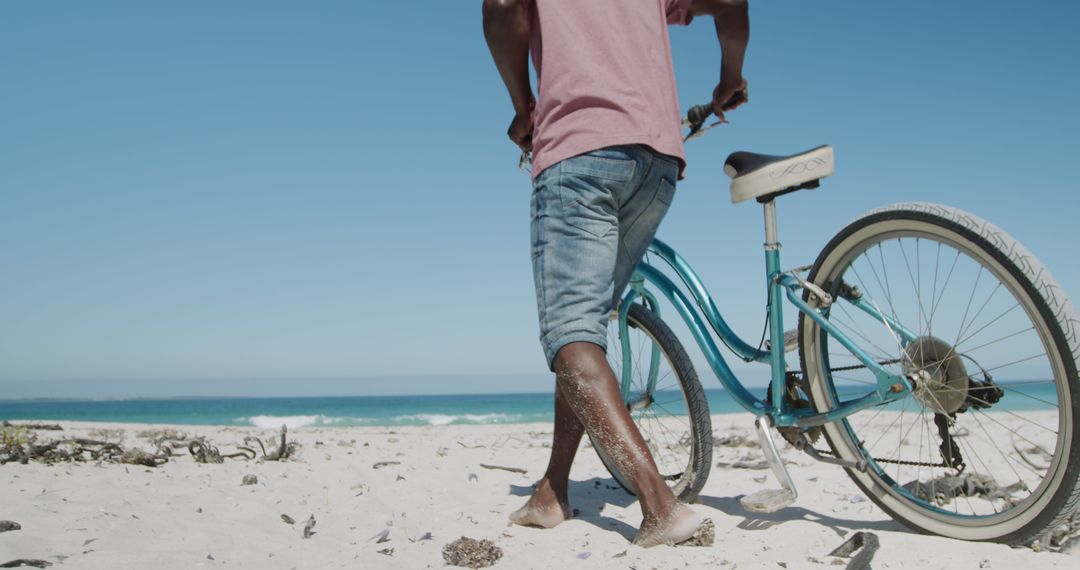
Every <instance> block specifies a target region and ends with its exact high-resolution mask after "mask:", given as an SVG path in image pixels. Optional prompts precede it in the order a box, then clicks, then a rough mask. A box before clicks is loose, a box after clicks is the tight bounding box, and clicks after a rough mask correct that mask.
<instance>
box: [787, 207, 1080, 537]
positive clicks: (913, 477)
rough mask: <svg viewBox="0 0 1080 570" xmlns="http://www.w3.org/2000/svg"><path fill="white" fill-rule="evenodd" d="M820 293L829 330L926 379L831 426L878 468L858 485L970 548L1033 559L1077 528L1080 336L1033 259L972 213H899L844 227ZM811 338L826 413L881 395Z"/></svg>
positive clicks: (818, 277) (833, 344)
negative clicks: (1040, 544)
mask: <svg viewBox="0 0 1080 570" xmlns="http://www.w3.org/2000/svg"><path fill="white" fill-rule="evenodd" d="M809 279H810V281H811V282H813V283H814V284H816V285H818V286H820V287H822V288H823V289H824V290H826V291H827V292H829V293H831V294H832V295H833V297H834V299H835V302H834V303H833V304H832V306H830V307H827V308H824V309H822V313H823V314H825V315H826V317H827V318H828V319H829V321H830V322H831V323H832V324H833V325H835V326H836V327H837V328H838V329H839V330H840V331H842V332H843V333H844V334H845V335H846V336H847V337H849V338H850V339H851V340H852V341H854V342H855V343H856V344H858V345H859V346H860V347H861V348H863V349H864V350H865V351H866V353H867V354H868V355H870V356H871V358H873V359H874V360H876V361H877V362H879V363H881V364H882V365H883V366H884V367H885V368H887V369H889V370H890V371H891V372H893V373H896V374H905V375H907V376H908V377H914V378H915V380H914V382H913V384H914V391H913V392H912V394H911V396H910V397H908V398H905V399H903V400H901V401H899V402H894V403H891V404H888V405H883V406H877V407H874V408H871V409H869V410H864V411H861V412H858V413H856V414H853V415H851V416H849V417H848V418H847V419H845V420H843V421H839V422H835V423H832V424H829V425H827V426H825V435H826V438H827V441H828V443H829V444H830V446H831V447H832V450H833V453H835V454H836V455H838V456H840V457H841V458H843V459H847V460H850V461H855V462H860V461H863V462H865V464H866V465H867V469H866V470H865V472H860V471H859V470H856V469H848V473H849V475H850V476H851V478H852V479H853V480H854V481H855V483H856V484H857V485H858V486H859V487H860V488H861V489H862V490H863V491H864V492H865V493H866V495H867V496H868V497H869V498H870V499H872V500H873V501H874V502H875V503H877V505H878V506H880V507H881V508H882V509H883V510H885V511H886V512H887V513H889V514H890V515H892V516H893V517H894V518H895V519H897V520H898V521H900V522H902V523H904V524H906V525H907V526H909V527H911V528H913V529H915V530H918V531H921V532H928V533H934V534H939V535H943V536H948V537H952V538H958V539H964V540H986V541H997V542H1004V543H1009V544H1022V543H1025V544H1026V543H1030V542H1031V541H1033V540H1036V539H1038V538H1040V537H1041V536H1043V535H1044V534H1045V533H1047V532H1048V531H1050V530H1052V529H1054V528H1055V527H1057V526H1058V525H1061V524H1063V523H1064V522H1066V521H1067V519H1068V517H1069V516H1070V515H1071V513H1072V512H1074V511H1075V510H1076V508H1077V505H1078V501H1080V485H1078V481H1077V479H1078V475H1080V431H1078V430H1077V426H1076V425H1075V422H1076V418H1077V415H1078V412H1080V398H1078V396H1080V385H1078V380H1077V356H1078V355H1080V345H1078V340H1077V334H1078V333H1080V321H1078V319H1077V315H1076V312H1075V310H1074V309H1073V307H1072V305H1071V303H1070V302H1069V301H1068V300H1067V299H1066V297H1065V294H1064V291H1063V290H1062V289H1061V287H1060V286H1059V285H1058V284H1057V283H1056V282H1055V281H1054V279H1053V278H1052V277H1051V276H1050V273H1049V272H1048V271H1046V269H1045V268H1044V267H1042V265H1041V264H1040V263H1039V262H1038V261H1037V260H1036V259H1035V257H1034V256H1032V255H1031V254H1030V253H1029V252H1028V251H1027V250H1026V249H1024V248H1023V246H1021V245H1020V244H1019V243H1017V242H1016V240H1014V239H1013V238H1012V237H1010V236H1009V235H1008V234H1006V233H1005V232H1004V231H1002V230H1000V229H999V228H997V227H995V226H993V225H992V224H989V223H988V222H986V221H984V220H981V219H979V218H978V217H976V216H973V215H971V214H968V213H966V212H963V211H960V210H956V209H953V208H949V207H946V206H939V205H934V204H899V205H894V206H889V207H886V208H883V209H881V210H877V211H874V212H871V213H869V214H867V215H865V216H863V217H861V218H859V219H858V220H856V221H854V222H852V223H851V224H850V225H848V226H847V227H846V228H844V230H842V231H841V232H840V233H839V234H838V235H837V236H836V237H835V238H833V240H832V241H831V242H830V243H829V244H828V245H827V246H826V247H825V249H824V250H823V251H822V252H821V254H820V255H819V256H818V259H817V261H816V262H815V264H814V267H813V269H812V270H811V273H810V276H809ZM806 298H807V299H812V298H813V297H812V296H811V295H810V294H809V292H808V293H807V296H806ZM860 305H861V306H862V307H863V308H860ZM875 313H876V314H875ZM799 334H800V358H801V360H802V367H803V373H804V374H805V375H806V378H807V379H808V381H809V387H810V391H811V398H812V400H813V403H814V405H815V407H816V408H817V409H818V410H821V411H823V410H828V409H832V408H835V407H836V406H837V404H838V403H839V402H840V401H841V400H846V399H851V397H852V396H853V395H859V394H864V393H866V392H867V390H868V389H870V388H872V387H874V386H876V383H877V382H876V378H875V377H874V375H873V374H872V373H871V372H870V371H869V370H868V369H867V368H866V367H865V366H861V363H860V361H858V360H857V359H856V358H855V357H854V355H852V354H851V353H850V352H849V351H848V350H847V349H845V348H844V347H843V346H841V345H840V343H839V342H838V341H836V340H835V339H832V338H830V336H829V334H827V333H826V332H825V331H824V330H823V329H822V328H821V327H820V326H819V325H818V324H817V323H815V322H814V321H813V320H812V319H810V318H808V317H806V316H805V315H802V316H801V317H800V326H799Z"/></svg>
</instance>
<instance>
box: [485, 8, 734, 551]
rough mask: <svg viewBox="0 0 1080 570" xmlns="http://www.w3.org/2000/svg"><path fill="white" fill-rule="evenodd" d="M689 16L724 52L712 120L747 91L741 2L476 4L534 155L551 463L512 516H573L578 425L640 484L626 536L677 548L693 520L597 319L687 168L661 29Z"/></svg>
mask: <svg viewBox="0 0 1080 570" xmlns="http://www.w3.org/2000/svg"><path fill="white" fill-rule="evenodd" d="M698 15H709V16H712V17H713V19H714V21H715V24H716V34H717V38H718V39H719V41H720V45H721V48H722V52H723V57H722V63H721V71H720V82H719V84H718V85H717V87H716V89H715V90H714V91H713V111H714V112H715V113H716V115H717V116H719V117H721V118H723V113H724V112H725V111H728V110H731V109H733V108H734V107H736V106H738V104H739V103H741V102H742V99H738V98H735V97H734V96H735V94H736V93H739V92H741V91H743V90H744V89H745V88H746V81H745V80H744V79H743V77H742V63H743V54H744V53H745V50H746V44H747V40H748V38H749V17H748V13H747V3H746V1H745V0H485V1H484V35H485V37H486V38H487V42H488V46H489V48H490V49H491V54H492V57H493V58H494V60H495V64H496V66H497V67H498V69H499V73H500V75H501V76H502V79H503V82H504V83H505V84H506V88H507V90H508V91H509V92H510V99H511V101H512V103H513V105H514V111H515V115H514V119H513V121H512V122H511V123H510V128H509V130H508V135H509V136H510V139H511V140H512V141H514V143H516V144H517V145H518V146H519V147H520V148H521V149H522V150H523V151H531V152H532V153H533V172H532V174H533V196H532V259H533V274H534V277H535V281H536V299H537V307H538V311H539V317H540V340H541V344H542V345H543V348H544V352H545V356H546V357H547V360H548V365H549V367H550V368H551V370H552V371H554V372H555V376H556V390H555V435H554V441H553V443H552V447H551V458H550V461H549V463H548V468H547V472H546V473H545V475H544V478H543V479H541V480H540V482H539V483H538V484H537V486H536V490H535V492H534V493H533V495H532V497H531V498H530V499H529V501H528V503H526V504H525V506H524V507H522V508H521V509H519V510H518V511H516V512H514V513H513V514H512V515H511V516H510V519H511V520H512V521H513V522H515V523H517V524H521V525H529V526H540V527H545V528H550V527H553V526H555V525H557V524H559V523H561V522H562V521H564V520H566V519H567V518H569V517H570V516H571V511H570V506H569V503H568V499H567V484H568V479H569V475H570V465H571V463H572V462H573V460H574V455H575V453H576V451H577V448H578V444H579V443H580V441H581V437H582V435H583V434H584V432H585V431H588V432H589V435H590V437H591V438H592V440H593V443H594V444H595V445H597V446H600V447H601V448H602V449H603V451H604V452H605V454H606V455H607V457H609V458H611V459H612V461H613V462H614V464H615V466H616V468H618V469H619V471H620V472H621V473H623V474H624V475H626V476H627V477H628V478H629V479H630V480H631V481H632V482H633V484H634V487H635V488H636V489H637V490H638V498H639V499H640V501H641V511H642V515H643V520H642V523H641V526H640V528H639V530H638V534H637V536H636V537H635V539H634V543H635V544H638V545H641V546H645V547H648V546H655V545H658V544H665V543H676V542H680V541H682V540H685V539H687V538H689V537H691V536H692V535H693V534H694V532H695V531H696V530H697V529H698V527H699V526H700V524H701V520H700V518H699V517H698V515H697V514H696V513H694V511H693V510H691V509H690V508H689V507H687V506H686V505H683V504H682V503H680V502H679V501H678V500H676V498H675V497H674V495H673V494H672V493H671V490H670V489H669V488H668V487H667V485H666V484H665V482H664V480H663V479H662V478H661V476H660V474H659V473H658V472H657V469H656V465H655V463H654V462H653V459H652V455H651V454H650V453H649V449H648V447H647V446H646V444H645V441H644V440H643V438H642V437H641V434H640V433H639V432H638V430H637V427H636V426H635V425H634V423H633V420H632V419H631V417H630V414H629V412H628V411H627V409H626V406H625V405H624V404H623V401H622V398H621V396H620V394H619V388H618V386H617V381H616V378H615V375H614V374H613V372H612V371H611V368H610V366H608V363H607V359H606V357H605V350H606V342H607V321H608V317H609V314H610V312H611V310H612V308H613V306H615V304H616V303H617V301H618V298H619V296H620V294H621V293H622V290H623V289H624V288H625V287H626V285H627V282H628V281H629V278H630V276H631V274H632V273H633V271H634V267H635V266H636V265H637V263H638V261H639V260H640V259H641V257H642V255H643V254H644V252H645V249H646V248H647V247H648V244H649V242H650V241H651V240H652V238H653V235H654V234H655V233H656V228H657V226H658V225H659V223H660V220H661V219H662V218H663V217H664V214H665V213H666V212H667V209H668V206H669V205H670V203H671V200H672V198H673V195H674V191H675V181H676V180H677V179H678V178H680V177H681V174H682V171H683V169H684V168H685V165H686V159H685V154H684V152H683V146H682V137H681V133H680V124H679V104H678V97H677V95H676V91H675V81H674V71H673V68H672V63H671V47H670V43H669V39H668V31H667V25H668V24H683V25H685V24H689V23H690V21H691V19H692V18H693V17H694V16H698ZM530 52H531V53H532V58H533V65H534V66H535V68H536V72H537V87H538V96H537V97H536V98H534V97H533V93H532V86H531V85H530V80H529V68H528V59H529V54H530Z"/></svg>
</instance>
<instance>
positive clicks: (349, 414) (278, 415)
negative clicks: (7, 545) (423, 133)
mask: <svg viewBox="0 0 1080 570" xmlns="http://www.w3.org/2000/svg"><path fill="white" fill-rule="evenodd" d="M1002 386H1003V387H1005V388H1006V390H1007V395H1006V397H1005V398H1003V399H1002V401H1001V402H1000V403H999V404H998V405H997V406H995V409H1008V410H1013V411H1020V410H1042V409H1050V408H1051V406H1048V405H1047V403H1053V402H1056V400H1057V398H1056V395H1055V394H1054V390H1053V386H1051V385H1022V386H1016V387H1015V388H1010V387H1009V385H1008V384H1003V385H1002ZM751 391H752V392H753V393H754V394H755V395H758V396H761V395H763V394H764V388H761V389H757V390H751ZM842 393H854V392H853V391H852V390H851V389H845V390H842ZM706 394H707V395H708V400H709V410H710V412H712V413H714V414H723V413H732V412H742V411H743V409H742V408H741V407H740V406H739V405H738V404H737V403H736V402H735V401H734V400H733V399H732V398H731V396H729V395H728V394H727V392H725V391H724V390H706ZM674 396H675V398H677V397H678V396H677V395H674ZM670 399H671V398H670V397H669V398H665V397H664V396H663V395H658V397H657V400H658V401H666V400H670ZM669 409H671V410H672V411H674V412H676V413H677V412H678V411H679V410H680V409H682V406H678V405H671V406H670V407H669ZM0 420H53V421H61V420H76V421H97V422H135V423H164V424H191V425H220V426H258V427H268V428H269V427H278V426H280V425H282V424H283V423H284V424H288V425H289V426H291V427H300V426H405V425H436V426H438V425H468V424H513V423H528V422H550V421H551V420H552V394H550V393H547V394H479V395H445V396H351V397H333V398H213V399H210V398H208V399H175V400H116V401H0Z"/></svg>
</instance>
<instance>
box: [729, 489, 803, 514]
mask: <svg viewBox="0 0 1080 570" xmlns="http://www.w3.org/2000/svg"><path fill="white" fill-rule="evenodd" d="M794 502H795V497H793V496H792V495H791V491H788V490H787V489H762V490H760V491H755V492H754V493H751V494H749V495H747V496H745V497H743V498H741V499H739V504H740V505H742V507H743V508H744V509H746V510H748V511H750V512H752V513H775V512H776V511H779V510H780V509H782V508H784V507H786V506H788V505H790V504H792V503H794Z"/></svg>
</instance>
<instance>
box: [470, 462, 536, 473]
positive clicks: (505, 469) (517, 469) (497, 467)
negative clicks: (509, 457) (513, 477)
mask: <svg viewBox="0 0 1080 570" xmlns="http://www.w3.org/2000/svg"><path fill="white" fill-rule="evenodd" d="M480 467H483V468H484V469H501V470H503V471H509V472H511V473H521V474H522V475H527V474H528V473H529V472H528V471H526V470H524V469H522V468H520V467H503V466H502V465H488V464H486V463H481V464H480Z"/></svg>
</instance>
